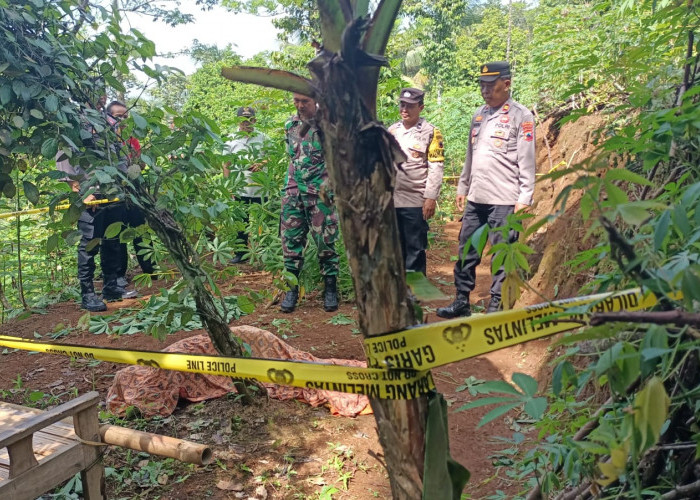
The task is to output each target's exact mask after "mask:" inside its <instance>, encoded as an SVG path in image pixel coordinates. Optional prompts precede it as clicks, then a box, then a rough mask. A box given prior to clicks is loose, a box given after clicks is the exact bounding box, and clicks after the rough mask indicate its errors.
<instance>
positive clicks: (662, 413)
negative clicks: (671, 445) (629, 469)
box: [634, 377, 671, 452]
mask: <svg viewBox="0 0 700 500" xmlns="http://www.w3.org/2000/svg"><path fill="white" fill-rule="evenodd" d="M670 403H671V400H670V399H669V397H668V394H667V393H666V388H665V387H664V384H663V382H662V381H661V379H660V378H658V377H652V378H651V379H649V382H647V384H646V386H645V387H644V389H642V390H641V391H639V392H638V393H637V396H636V397H635V398H634V424H635V427H636V428H637V430H638V431H639V433H640V434H641V436H642V440H641V443H640V446H641V449H640V450H639V451H640V452H641V451H644V450H647V449H649V448H650V447H651V446H653V445H654V443H656V441H657V440H658V439H659V436H660V435H661V429H662V427H663V425H664V422H665V421H666V418H667V417H668V407H669V405H670Z"/></svg>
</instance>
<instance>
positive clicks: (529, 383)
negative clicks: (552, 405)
mask: <svg viewBox="0 0 700 500" xmlns="http://www.w3.org/2000/svg"><path fill="white" fill-rule="evenodd" d="M512 379H513V382H515V384H516V385H517V386H518V387H520V388H521V389H522V391H523V393H524V394H525V395H526V396H534V395H535V394H536V393H537V380H535V379H534V378H532V377H531V376H530V375H526V374H524V373H514V374H513V377H512Z"/></svg>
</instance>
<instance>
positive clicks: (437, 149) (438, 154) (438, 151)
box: [428, 128, 445, 162]
mask: <svg viewBox="0 0 700 500" xmlns="http://www.w3.org/2000/svg"><path fill="white" fill-rule="evenodd" d="M428 161H431V162H439V161H445V145H444V143H443V140H442V133H441V132H440V131H439V130H438V129H436V128H434V129H433V140H432V141H431V142H430V146H428Z"/></svg>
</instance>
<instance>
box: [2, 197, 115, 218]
mask: <svg viewBox="0 0 700 500" xmlns="http://www.w3.org/2000/svg"><path fill="white" fill-rule="evenodd" d="M116 201H119V198H114V199H113V200H107V199H105V200H92V201H84V202H83V205H87V206H91V205H104V204H105V203H113V202H116ZM68 207H70V204H63V205H56V206H55V207H54V210H68ZM49 210H51V208H50V207H42V208H30V209H28V210H18V211H16V212H5V213H4V214H0V219H9V218H10V217H16V216H18V215H33V214H43V213H44V212H48V211H49Z"/></svg>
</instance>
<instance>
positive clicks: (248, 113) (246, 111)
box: [236, 106, 255, 118]
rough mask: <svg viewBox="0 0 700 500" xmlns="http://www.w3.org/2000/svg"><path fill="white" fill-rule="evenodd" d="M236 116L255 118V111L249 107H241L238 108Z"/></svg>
mask: <svg viewBox="0 0 700 500" xmlns="http://www.w3.org/2000/svg"><path fill="white" fill-rule="evenodd" d="M236 116H245V117H246V118H251V117H253V116H255V110H254V109H253V108H251V107H250V106H242V107H240V108H238V111H237V112H236Z"/></svg>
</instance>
